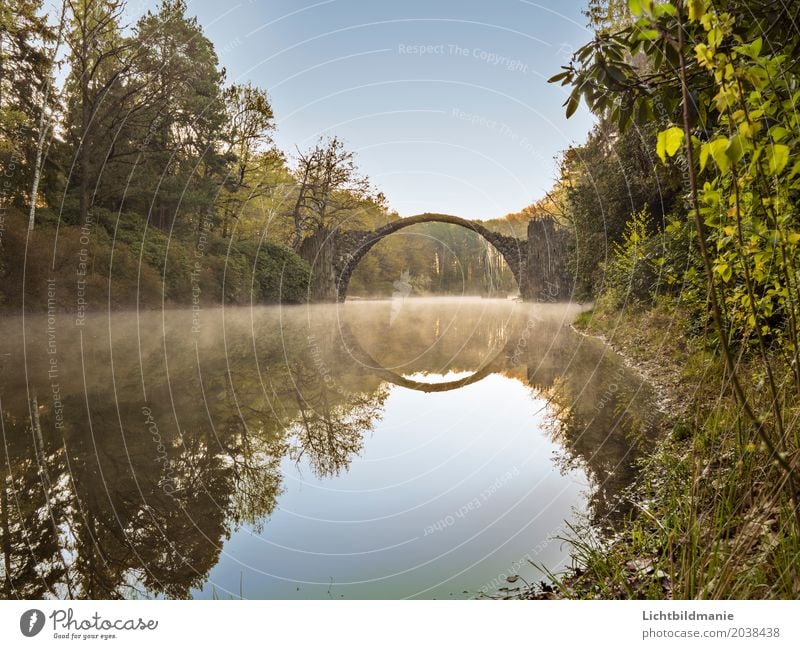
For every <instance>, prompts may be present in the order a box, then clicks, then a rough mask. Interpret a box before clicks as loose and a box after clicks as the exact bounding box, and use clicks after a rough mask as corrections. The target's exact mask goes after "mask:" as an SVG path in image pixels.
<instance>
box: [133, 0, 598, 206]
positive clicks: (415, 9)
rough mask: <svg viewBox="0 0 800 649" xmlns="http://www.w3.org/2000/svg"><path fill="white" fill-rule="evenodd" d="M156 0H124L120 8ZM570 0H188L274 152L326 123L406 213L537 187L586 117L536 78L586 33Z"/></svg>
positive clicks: (515, 202)
mask: <svg viewBox="0 0 800 649" xmlns="http://www.w3.org/2000/svg"><path fill="white" fill-rule="evenodd" d="M154 4H156V2H153V1H152V0H147V1H145V2H138V3H137V2H135V0H134V1H133V2H131V3H130V5H129V7H128V13H129V16H130V17H131V19H132V20H133V19H135V18H136V17H137V16H138V15H139V14H141V13H142V12H143V11H144V9H145V8H147V7H150V6H153V5H154ZM583 6H584V2H583V0H562V1H561V2H558V1H556V0H540V1H539V2H527V1H524V0H494V1H493V2H486V1H483V2H476V1H473V0H458V1H456V0H438V1H436V0H428V1H427V2H426V1H424V0H407V1H405V2H383V1H372V2H369V1H367V0H323V1H319V0H316V1H315V0H305V1H303V2H297V1H293V2H291V1H289V0H246V1H242V2H234V3H222V2H219V1H218V0H217V1H213V0H193V1H192V0H190V1H189V11H190V13H193V14H195V15H196V16H197V17H198V19H199V21H200V24H201V25H202V26H203V28H204V30H205V33H206V34H207V36H208V37H209V38H210V39H211V40H212V41H213V42H214V43H215V45H216V47H217V51H218V53H219V57H220V61H221V63H222V65H223V66H224V67H225V68H226V69H227V72H228V79H229V81H252V82H253V83H255V84H257V85H259V86H261V87H263V88H265V89H267V91H268V92H269V94H270V98H271V101H272V104H273V108H274V110H275V114H276V117H277V126H278V131H277V134H276V138H275V139H276V142H277V144H278V146H280V147H281V148H282V149H283V150H284V151H286V152H287V153H290V154H291V153H294V152H295V151H296V148H295V147H296V146H300V147H301V148H304V147H307V146H309V145H310V144H311V143H313V142H314V141H315V140H316V138H317V137H318V136H319V135H321V134H332V133H336V134H338V135H339V136H341V137H342V138H343V139H344V140H345V142H346V143H347V146H348V147H349V148H350V149H352V150H354V151H356V153H357V156H358V163H359V166H360V167H361V169H362V170H363V171H364V172H365V173H367V174H368V175H369V176H370V178H371V179H372V181H373V182H374V183H375V184H376V185H377V186H378V187H379V188H380V189H381V190H382V191H383V192H384V193H385V194H386V196H387V198H388V200H389V204H390V205H391V207H393V208H394V209H396V210H397V211H398V212H400V214H401V215H404V216H407V215H411V214H416V213H419V212H425V211H432V212H446V213H451V214H457V215H460V216H464V217H466V218H483V219H485V218H492V217H496V216H502V215H504V214H506V213H509V212H515V211H518V210H520V209H521V208H523V207H524V206H526V205H528V204H530V203H531V202H533V201H534V200H536V199H538V198H540V197H541V196H542V195H543V194H544V192H545V191H546V190H547V189H549V188H550V186H551V184H552V179H553V177H554V176H555V174H556V163H555V157H556V156H557V154H558V152H559V151H561V150H562V149H564V148H565V147H567V146H569V145H570V144H571V143H575V142H581V141H582V140H583V139H584V137H585V135H586V133H587V132H588V131H589V129H590V128H591V124H592V118H591V116H590V115H589V114H588V112H587V111H586V110H585V108H583V107H582V108H581V109H580V110H579V111H578V113H577V114H576V115H574V116H573V117H572V118H571V119H569V120H567V119H565V118H564V111H563V108H562V104H563V102H564V99H565V96H566V90H565V89H564V88H561V87H560V86H553V85H549V84H547V83H546V79H547V78H548V77H550V76H552V75H553V74H555V73H556V72H557V71H558V69H559V66H560V65H562V64H564V63H566V62H567V61H568V59H569V57H570V54H571V53H572V51H573V50H574V49H575V48H576V47H578V46H579V45H581V44H583V43H584V42H586V41H587V40H589V39H590V38H591V34H590V32H589V31H588V30H587V29H586V27H585V23H586V21H585V18H584V17H583V15H582V14H581V9H582V8H583Z"/></svg>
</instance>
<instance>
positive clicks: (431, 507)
mask: <svg viewBox="0 0 800 649" xmlns="http://www.w3.org/2000/svg"><path fill="white" fill-rule="evenodd" d="M579 310H580V307H578V306H577V305H563V304H553V305H534V304H521V303H516V302H512V301H504V300H486V299H483V300H482V299H478V298H474V299H473V298H452V299H445V298H429V299H427V298H426V299H422V298H414V299H410V298H409V299H396V300H383V301H353V302H348V303H345V304H340V305H309V306H294V307H285V306H284V307H280V306H275V307H256V308H252V309H249V308H224V309H223V308H219V309H205V308H204V309H203V310H202V311H200V312H192V311H191V310H175V311H163V312H160V311H159V312H139V313H114V314H111V315H109V314H100V313H96V314H91V315H89V316H87V318H86V320H85V323H84V324H83V325H81V326H77V325H76V323H75V321H74V320H72V319H69V318H67V317H63V318H62V317H59V318H55V319H52V318H51V319H50V320H48V318H47V317H43V316H42V317H33V318H31V317H27V318H26V319H25V321H24V323H23V321H22V320H21V319H12V318H7V319H3V320H2V321H0V365H2V372H0V376H1V377H2V378H1V379H0V381H2V382H1V383H0V399H1V400H2V404H1V405H2V423H3V427H2V437H3V444H2V448H0V454H2V458H0V460H2V463H1V466H0V472H1V474H2V475H0V477H2V482H1V483H0V484H1V485H2V489H3V492H2V496H3V511H4V512H7V513H8V516H7V517H4V520H3V521H0V524H2V527H3V530H2V534H3V538H4V539H10V541H11V542H10V545H9V550H8V552H6V553H5V555H4V560H3V562H2V565H1V566H0V572H2V576H3V579H0V583H2V584H4V586H2V587H3V588H4V589H6V591H7V592H3V593H2V596H4V597H28V598H36V597H41V596H48V595H51V596H58V597H93V598H107V597H156V596H166V597H239V596H243V597H248V598H290V597H297V598H311V597H314V598H320V597H322V598H328V597H331V598H401V597H424V598H432V597H436V598H447V597H474V596H476V595H478V594H479V593H481V592H483V593H485V594H489V595H495V594H498V592H504V591H500V589H501V588H514V587H516V586H518V585H519V584H520V582H519V581H517V582H515V583H514V584H512V583H509V582H507V581H506V577H507V576H511V575H515V574H519V575H521V576H522V577H523V578H524V579H526V580H528V581H531V580H537V581H538V580H539V579H541V578H542V575H541V573H539V572H537V570H536V569H535V568H534V567H533V566H532V565H531V562H534V563H537V564H544V565H547V566H548V567H549V568H551V569H554V570H557V569H558V568H559V567H560V566H563V565H564V564H565V562H567V561H568V559H569V557H568V548H567V547H566V546H565V545H563V544H562V543H561V541H559V540H556V539H555V537H558V536H564V535H565V534H566V532H567V524H568V523H571V522H575V521H577V520H582V519H588V520H590V521H591V522H593V523H595V524H596V525H597V526H598V527H603V526H608V525H612V524H613V523H614V521H615V520H617V519H618V517H619V516H620V515H622V514H623V513H624V511H623V509H622V508H621V506H620V505H619V504H618V502H617V497H618V495H619V494H620V490H621V489H623V488H624V487H625V486H626V485H627V484H629V483H630V481H631V479H632V478H633V476H634V475H635V461H636V458H637V457H638V455H639V454H640V453H642V452H644V451H645V450H646V449H647V447H648V441H649V440H650V439H651V437H652V435H653V432H654V430H655V427H656V425H657V419H656V417H655V416H654V414H653V413H654V412H655V408H654V405H653V404H654V399H653V395H652V394H651V392H650V391H649V389H648V388H647V387H646V386H645V385H643V383H642V381H641V379H640V378H639V377H638V376H636V375H634V374H632V373H631V372H629V371H628V370H627V369H626V368H625V367H624V366H623V365H622V363H621V362H620V360H619V359H618V358H617V357H616V356H615V355H614V354H613V353H611V352H610V351H609V350H608V349H607V348H606V347H604V346H603V345H601V344H600V343H598V342H597V341H594V340H592V339H588V338H584V337H582V336H580V335H578V334H576V333H575V332H573V331H572V330H571V328H570V327H569V323H571V322H572V321H573V320H574V318H575V316H576V315H577V313H578V312H579ZM23 336H24V341H25V344H24V346H20V344H19V341H20V340H23ZM6 577H9V578H8V579H7V578H6Z"/></svg>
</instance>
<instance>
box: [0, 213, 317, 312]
mask: <svg viewBox="0 0 800 649" xmlns="http://www.w3.org/2000/svg"><path fill="white" fill-rule="evenodd" d="M42 212H43V213H42V214H41V216H42V221H43V222H42V223H41V224H37V226H36V229H35V230H33V231H32V232H28V229H27V219H26V217H25V215H24V214H23V213H22V212H21V211H19V210H9V211H8V212H7V214H6V217H5V219H4V222H3V229H2V231H0V234H2V237H1V238H0V280H1V281H0V310H2V311H3V312H5V313H19V312H20V310H21V308H22V305H23V303H24V305H25V311H26V312H28V313H30V312H37V311H44V310H47V309H48V308H50V309H55V310H56V311H60V312H68V313H74V312H76V310H77V309H78V308H79V304H78V303H79V300H80V299H82V300H83V301H84V302H83V303H81V304H80V306H81V307H83V308H85V309H86V310H97V309H109V308H110V309H124V308H127V309H136V308H140V309H148V308H161V307H162V306H181V305H195V304H202V305H216V304H234V305H236V304H239V305H246V304H251V303H255V304H258V303H276V302H301V301H303V300H305V298H306V292H307V289H308V284H309V268H308V264H307V263H306V262H305V261H304V260H302V259H301V258H300V257H298V256H297V255H296V254H295V253H294V252H293V251H291V250H289V249H288V248H285V247H284V246H280V245H277V244H275V243H271V242H268V241H259V240H258V239H247V240H238V241H236V240H231V239H229V238H222V237H220V236H219V235H218V234H217V233H216V232H211V231H207V230H204V228H203V227H202V224H199V225H198V224H187V225H184V226H183V227H182V228H175V229H173V231H172V232H164V231H162V230H160V229H158V228H155V227H152V226H150V227H148V226H147V222H146V219H144V218H142V217H141V215H138V214H134V213H121V214H118V213H116V212H109V211H108V210H103V209H97V210H94V212H93V214H92V220H91V221H90V222H89V223H88V224H84V225H83V226H81V227H79V226H77V225H68V224H64V223H58V221H57V219H56V218H55V216H54V215H51V214H48V212H47V211H46V210H45V211H42Z"/></svg>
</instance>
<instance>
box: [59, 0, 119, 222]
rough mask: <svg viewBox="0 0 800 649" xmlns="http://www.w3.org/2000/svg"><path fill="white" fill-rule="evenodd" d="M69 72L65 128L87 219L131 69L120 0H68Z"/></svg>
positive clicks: (80, 212) (80, 209)
mask: <svg viewBox="0 0 800 649" xmlns="http://www.w3.org/2000/svg"><path fill="white" fill-rule="evenodd" d="M67 3H68V6H69V10H70V22H71V29H70V30H69V31H68V33H67V38H66V40H67V45H68V46H69V50H70V57H69V58H70V75H69V79H68V81H67V91H68V109H69V118H68V124H67V130H68V133H69V139H70V144H71V148H72V150H73V151H74V160H73V169H74V172H75V174H76V175H77V182H76V185H77V192H78V203H79V207H78V216H79V219H80V222H81V223H85V222H86V220H87V217H88V215H89V209H90V207H91V204H92V192H93V186H94V188H95V191H96V188H97V185H98V181H99V176H100V174H101V172H102V169H103V166H104V165H105V164H106V162H107V161H108V159H109V157H110V156H111V154H112V151H113V147H114V142H115V135H116V133H115V130H116V126H117V124H118V121H117V120H118V119H119V118H120V117H121V116H122V112H124V111H123V106H120V105H119V101H114V100H112V99H111V97H115V96H116V97H120V96H124V93H122V91H121V85H122V83H123V76H124V75H125V74H126V73H127V72H128V70H129V68H130V60H129V55H130V50H131V46H132V44H131V42H130V41H129V40H127V39H125V38H123V37H122V34H121V32H120V25H119V20H120V17H121V15H122V11H123V6H124V5H123V3H122V2H119V1H118V0H67Z"/></svg>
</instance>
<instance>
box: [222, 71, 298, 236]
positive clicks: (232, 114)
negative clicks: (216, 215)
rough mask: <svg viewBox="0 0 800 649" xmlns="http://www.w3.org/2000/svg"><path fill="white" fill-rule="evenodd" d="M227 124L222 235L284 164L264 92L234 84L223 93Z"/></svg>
mask: <svg viewBox="0 0 800 649" xmlns="http://www.w3.org/2000/svg"><path fill="white" fill-rule="evenodd" d="M223 100H224V102H225V113H226V124H225V145H226V148H225V150H224V156H225V158H226V160H227V161H228V164H229V171H228V174H227V176H226V177H225V182H224V184H223V191H221V192H220V195H219V199H218V203H219V206H220V210H221V212H222V236H223V237H227V236H228V230H229V226H230V224H231V222H232V221H234V220H236V219H237V218H238V215H239V213H240V212H241V210H242V209H243V208H244V206H245V205H246V204H247V203H248V202H249V201H251V200H253V199H255V198H258V197H260V196H264V195H266V194H268V193H269V192H270V190H271V187H270V186H269V184H268V183H267V182H265V181H267V180H268V179H269V176H270V175H271V172H273V171H274V170H275V169H276V168H277V167H279V166H282V165H283V156H282V154H281V153H280V152H279V151H277V150H276V149H275V147H274V144H273V142H272V138H271V132H272V131H273V130H274V129H275V122H274V115H273V112H272V106H270V103H269V98H268V97H267V93H266V92H265V91H264V90H262V89H260V88H256V87H254V86H252V85H251V84H249V83H248V84H244V85H243V84H233V85H231V86H229V87H228V88H226V89H225V92H224V93H223Z"/></svg>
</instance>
